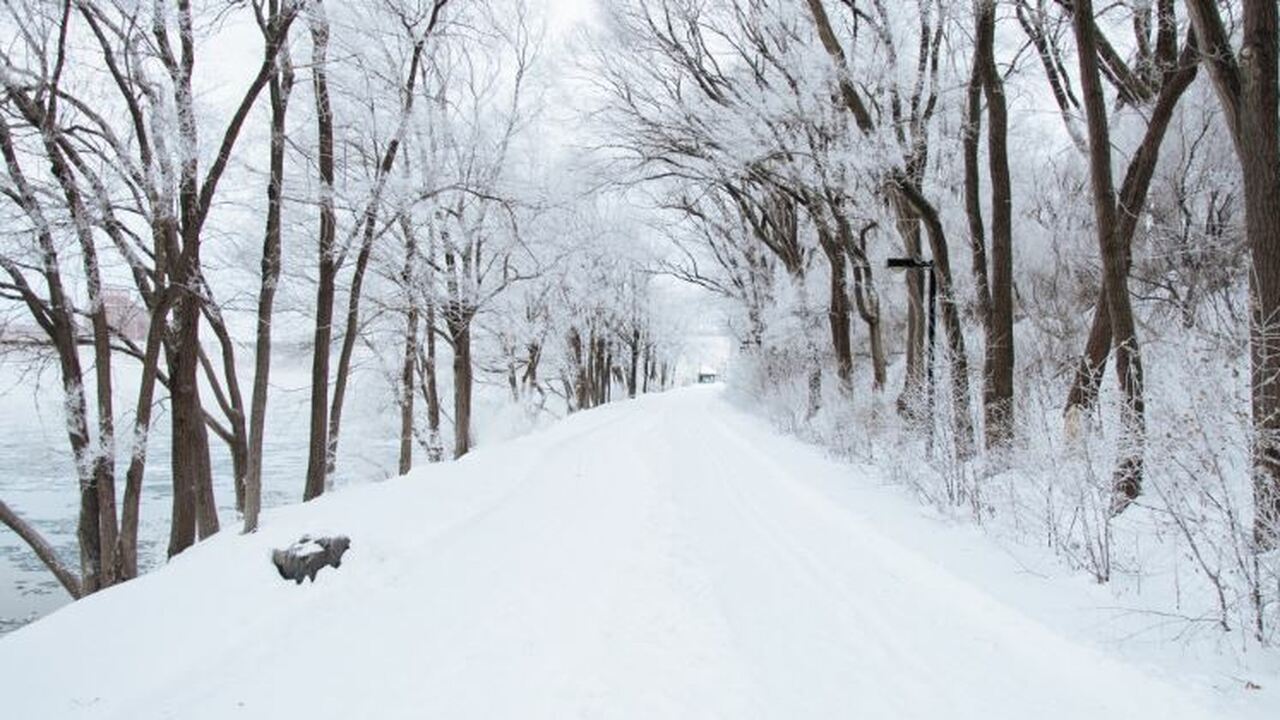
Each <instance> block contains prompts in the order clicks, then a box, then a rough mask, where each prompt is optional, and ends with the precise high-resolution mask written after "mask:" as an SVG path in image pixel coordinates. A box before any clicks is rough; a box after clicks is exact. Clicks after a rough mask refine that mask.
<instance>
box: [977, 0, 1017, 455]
mask: <svg viewBox="0 0 1280 720" xmlns="http://www.w3.org/2000/svg"><path fill="white" fill-rule="evenodd" d="M995 24H996V3H995V0H978V34H977V43H976V44H977V52H976V55H977V57H976V64H977V67H978V68H979V70H980V72H981V75H982V87H983V91H984V93H985V94H986V98H987V113H988V114H989V115H990V120H991V122H990V123H989V124H988V126H987V159H988V163H989V165H990V171H991V278H990V280H991V285H990V287H991V295H990V305H989V309H988V317H987V334H986V339H987V347H986V354H985V363H984V365H985V367H984V368H983V378H984V384H983V397H982V399H983V411H984V412H983V414H984V419H985V422H986V440H987V447H1002V446H1004V445H1007V444H1008V442H1009V441H1010V440H1011V439H1012V438H1013V419H1014V418H1013V364H1014V354H1013V353H1014V350H1013V192H1012V190H1011V187H1010V185H1011V183H1010V180H1009V149H1008V134H1009V113H1008V109H1007V108H1006V104H1005V97H1004V81H1003V80H1002V79H1001V76H1000V71H999V69H998V68H997V67H996V58H995V49H994V43H995ZM971 92H972V91H971Z"/></svg>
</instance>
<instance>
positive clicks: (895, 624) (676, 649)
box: [0, 388, 1219, 720]
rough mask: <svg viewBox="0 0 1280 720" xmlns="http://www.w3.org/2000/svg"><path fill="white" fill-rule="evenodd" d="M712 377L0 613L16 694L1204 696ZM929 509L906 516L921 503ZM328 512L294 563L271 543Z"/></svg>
mask: <svg viewBox="0 0 1280 720" xmlns="http://www.w3.org/2000/svg"><path fill="white" fill-rule="evenodd" d="M849 475H850V469H849V466H841V465H837V464H834V463H828V462H826V461H824V460H822V459H821V458H819V457H817V455H816V453H814V452H813V451H811V450H810V449H808V448H805V447H802V446H799V445H798V444H796V443H794V442H793V441H790V440H787V439H783V438H780V437H778V436H776V435H775V434H773V433H772V432H771V431H770V430H768V429H767V428H766V427H765V426H764V425H763V424H762V423H760V422H758V421H756V420H754V419H752V418H750V417H747V416H745V415H743V414H742V413H740V412H739V411H737V410H735V409H733V408H732V407H731V406H730V405H729V404H728V402H727V401H726V400H725V399H724V398H723V396H722V393H721V392H720V391H719V390H718V389H715V388H692V389H688V390H683V391H678V392H673V393H668V394H666V395H664V396H654V397H648V398H644V399H642V400H639V401H635V402H627V403H619V404H617V405H614V406H611V407H606V408H603V409H600V410H597V411H593V412H590V413H584V414H581V415H579V416H576V417H574V418H571V419H569V420H568V421H565V422H562V423H560V424H558V425H557V426H555V427H553V428H551V429H550V430H548V431H545V432H543V433H539V434H537V435H535V436H532V437H529V438H525V439H522V440H519V441H516V442H513V443H509V444H507V445H504V446H500V447H493V448H489V449H485V450H481V451H479V452H477V453H475V454H474V455H473V456H472V457H470V458H468V459H466V460H465V461H463V462H460V463H454V464H448V465H444V466H438V467H435V468H429V469H425V470H419V471H416V472H415V473H413V474H411V475H410V476H409V477H407V478H403V479H400V480H396V481H391V482H388V483H382V484H378V485H373V486H368V487H362V488H356V489H352V490H349V491H345V492H341V493H337V494H335V495H333V496H329V497H326V498H324V499H322V500H320V501H318V502H315V503H311V504H309V505H308V506H305V507H301V506H299V507H290V508H285V509H282V510H280V511H277V512H274V513H271V514H269V515H268V516H267V518H266V527H265V528H264V529H263V530H262V531H261V532H259V533H258V534H257V535H255V536H253V537H233V536H229V535H228V536H227V537H222V538H217V539H215V540H214V541H212V542H208V543H204V544H202V545H201V546H198V547H196V548H194V549H193V550H192V551H190V552H189V553H187V554H186V555H184V556H183V557H181V558H179V559H178V560H176V561H174V562H173V563H171V564H170V566H169V567H167V568H165V569H164V570H162V571H160V572H157V573H154V574H152V575H149V576H147V577H144V578H142V579H140V580H139V581H136V582H134V583H131V584H128V585H126V586H124V587H121V588H119V589H116V590H113V591H110V592H106V593H102V594H100V595H99V596H97V597H94V598H91V599H89V600H87V601H85V602H81V603H77V604H74V605H72V606H70V607H68V608H66V609H64V610H61V611H59V612H57V613H55V614H54V615H52V616H51V617H49V618H47V619H45V620H43V621H40V622H37V623H35V624H33V625H31V626H29V627H27V628H24V629H22V630H20V631H18V632H15V633H13V634H12V635H10V636H8V637H6V638H4V639H2V640H0V707H2V708H4V711H5V712H4V714H5V717H12V718H72V717H85V718H89V717H92V718H121V719H125V718H128V719H130V720H133V719H136V718H182V719H184V720H187V719H193V718H230V717H255V718H273V719H279V718H295V717H296V718H343V719H348V718H356V717H370V718H401V717H404V718H410V717H415V718H416V717H423V718H426V717H432V718H552V717H554V718H562V717H566V718H567V717H600V718H616V717H636V718H713V717H726V718H754V717H761V718H827V717H849V718H862V719H873V718H886V719H887V718H948V719H952V718H954V719H959V718H982V720H993V719H998V718H1011V719H1012V718H1018V719H1020V720H1021V719H1027V718H1030V719H1032V720H1053V719H1055V718H1063V719H1067V718H1071V719H1076V718H1090V720H1101V719H1103V718H1125V719H1126V720H1132V719H1134V718H1148V717H1149V718H1161V719H1162V720H1165V719H1176V718H1208V717H1218V716H1219V715H1216V714H1210V713H1208V712H1207V711H1203V710H1200V709H1198V708H1197V707H1196V705H1195V704H1194V702H1193V701H1192V699H1190V698H1188V697H1187V696H1185V694H1184V693H1183V692H1182V691H1180V690H1179V689H1177V688H1174V687H1173V686H1172V685H1170V684H1168V683H1166V682H1163V681H1160V680H1157V679H1155V678H1153V677H1152V676H1150V675H1149V674H1147V673H1146V672H1145V671H1143V670H1140V669H1138V668H1135V667H1132V666H1129V665H1126V664H1123V663H1121V662H1119V661H1117V660H1114V659H1111V658H1110V657H1108V656H1106V655H1105V654H1103V653H1101V652H1100V651H1098V650H1096V649H1093V648H1092V647H1089V646H1087V645H1086V644H1082V643H1077V642H1073V641H1072V640H1069V639H1067V638H1065V637H1063V636H1061V635H1059V634H1057V633H1055V632H1054V631H1052V630H1050V629H1048V628H1047V627H1046V626H1044V625H1042V624H1040V623H1038V622H1036V621H1034V620H1032V619H1030V617H1029V616H1027V615H1025V614H1023V613H1021V612H1019V611H1018V610H1016V609H1014V608H1012V607H1010V606H1009V605H1008V604H1005V603H1004V602H1002V601H1001V600H1000V599H997V598H996V597H994V596H993V595H992V594H989V593H987V592H984V590H983V589H982V588H981V587H978V586H977V585H975V584H974V583H973V581H972V580H966V579H965V578H963V577H961V576H959V575H958V574H955V573H953V572H952V571H949V570H948V569H947V568H946V567H943V566H942V565H941V564H939V562H937V561H936V560H935V559H932V558H931V557H929V556H927V555H925V554H923V553H921V552H920V551H919V550H918V549H913V548H911V547H909V545H908V544H907V543H904V542H900V541H899V540H897V539H895V538H894V537H893V536H892V533H889V532H887V531H883V530H881V529H878V527H877V525H876V524H875V523H874V518H873V517H871V516H869V515H868V514H867V512H862V511H859V509H857V508H850V507H848V506H847V505H845V504H842V503H839V502H836V501H834V500H833V499H832V497H831V496H830V495H829V494H827V493H825V492H824V491H823V490H822V489H821V487H820V483H822V482H831V481H833V479H834V480H841V479H843V480H844V481H847V482H856V481H857V479H856V478H853V479H851V478H849ZM922 522H927V521H923V520H922ZM324 531H333V532H344V533H346V534H349V535H350V536H351V537H352V540H353V545H352V550H351V552H350V554H349V555H348V556H347V559H346V561H345V562H344V564H343V567H342V568H341V569H339V570H337V571H335V570H332V569H326V570H325V571H324V572H322V573H321V575H320V577H319V579H318V581H317V582H316V583H315V585H314V586H312V585H304V586H303V587H300V588H299V587H295V586H293V585H292V584H286V583H283V582H281V581H280V580H279V578H278V577H276V576H275V572H274V569H272V568H271V567H270V565H269V564H268V562H267V558H266V554H267V549H268V548H269V547H272V546H277V547H278V546H281V545H284V544H286V543H287V542H288V541H289V540H292V539H293V538H296V537H297V536H298V535H299V534H301V533H302V532H312V533H315V532H324Z"/></svg>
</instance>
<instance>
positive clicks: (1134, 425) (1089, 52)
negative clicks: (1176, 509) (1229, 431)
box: [1072, 0, 1145, 512]
mask: <svg viewBox="0 0 1280 720" xmlns="http://www.w3.org/2000/svg"><path fill="white" fill-rule="evenodd" d="M1072 20H1073V23H1072V24H1073V25H1074V27H1075V35H1076V44H1077V46H1078V47H1079V48H1080V51H1079V56H1080V85H1081V92H1082V94H1083V96H1084V106H1085V115H1086V118H1087V123H1086V124H1087V129H1088V133H1089V168H1090V177H1091V179H1092V186H1093V201H1094V215H1095V217H1096V221H1097V232H1098V248H1099V252H1100V254H1101V256H1102V265H1103V288H1104V290H1105V292H1106V298H1107V309H1108V314H1109V315H1110V318H1111V327H1112V340H1113V343H1114V346H1115V351H1116V375H1117V377H1118V379H1119V382H1120V390H1121V392H1122V394H1123V396H1124V404H1123V407H1122V408H1121V426H1122V427H1123V428H1124V437H1123V438H1122V440H1121V449H1120V459H1119V462H1118V465H1117V468H1116V472H1115V475H1114V478H1113V480H1112V486H1113V492H1114V497H1113V505H1112V508H1113V512H1120V511H1123V510H1124V509H1125V508H1126V507H1127V506H1128V504H1129V502H1131V501H1132V500H1133V499H1134V498H1136V497H1137V496H1138V494H1139V493H1140V492H1141V491H1142V460H1143V457H1142V456H1143V445H1144V434H1145V419H1144V417H1143V397H1142V359H1141V355H1140V353H1139V350H1138V340H1137V337H1136V336H1135V334H1134V323H1133V310H1132V308H1131V307H1130V304H1129V285H1128V258H1127V257H1126V255H1127V253H1126V249H1125V244H1124V242H1123V241H1122V239H1121V238H1120V237H1119V233H1118V232H1117V230H1118V228H1117V221H1116V195H1115V188H1114V185H1113V183H1112V178H1111V137H1110V129H1109V127H1108V122H1107V115H1106V106H1105V105H1104V101H1103V97H1102V82H1101V79H1100V74H1099V70H1098V57H1097V52H1098V50H1097V45H1096V42H1095V39H1094V25H1093V2H1092V0H1076V5H1075V12H1074V14H1073V18H1072Z"/></svg>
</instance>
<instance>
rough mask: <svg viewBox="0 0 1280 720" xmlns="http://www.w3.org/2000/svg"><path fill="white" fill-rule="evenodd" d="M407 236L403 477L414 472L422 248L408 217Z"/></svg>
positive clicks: (403, 282) (403, 220) (402, 376)
mask: <svg viewBox="0 0 1280 720" xmlns="http://www.w3.org/2000/svg"><path fill="white" fill-rule="evenodd" d="M400 227H401V230H402V231H403V233H404V269H403V270H402V271H401V273H400V282H401V287H402V288H403V291H404V294H405V299H406V301H407V305H408V307H407V311H406V317H405V334H404V358H403V360H402V362H401V365H400V463H399V470H400V474H401V475H404V474H405V473H407V472H409V470H410V469H412V468H413V437H414V433H413V398H414V387H413V376H414V373H413V369H414V365H415V364H416V361H417V353H418V304H417V303H416V302H414V300H413V290H414V286H415V284H416V277H415V273H414V263H415V260H416V256H417V254H418V244H417V242H416V239H415V237H414V233H413V227H412V225H411V223H410V222H409V220H408V217H407V216H404V215H402V216H401V221H400Z"/></svg>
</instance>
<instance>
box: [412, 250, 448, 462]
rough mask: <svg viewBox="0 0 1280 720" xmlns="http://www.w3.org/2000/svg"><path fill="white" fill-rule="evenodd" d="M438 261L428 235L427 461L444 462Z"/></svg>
mask: <svg viewBox="0 0 1280 720" xmlns="http://www.w3.org/2000/svg"><path fill="white" fill-rule="evenodd" d="M435 261H436V247H435V235H434V234H428V236H427V283H426V284H427V288H428V291H427V294H426V304H427V308H426V328H425V329H424V332H425V333H426V343H425V344H426V349H425V352H424V351H421V350H420V351H419V352H420V353H421V354H420V355H419V358H418V364H419V366H420V370H419V372H420V373H421V375H422V378H421V385H422V394H423V399H424V400H426V403H427V462H433V463H434V462H440V461H441V460H442V459H444V445H443V442H442V441H441V439H440V391H439V386H438V384H437V382H436V297H435V282H434V277H433V276H432V269H431V268H432V267H433V266H434V265H435Z"/></svg>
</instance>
